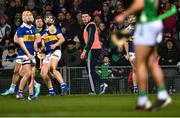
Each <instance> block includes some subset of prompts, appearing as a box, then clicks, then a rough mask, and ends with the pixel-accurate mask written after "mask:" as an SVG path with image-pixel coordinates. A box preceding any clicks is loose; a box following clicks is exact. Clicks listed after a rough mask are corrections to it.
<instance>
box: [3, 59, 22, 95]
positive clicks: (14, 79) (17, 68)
mask: <svg viewBox="0 0 180 118" xmlns="http://www.w3.org/2000/svg"><path fill="white" fill-rule="evenodd" d="M20 68H21V64H20V63H17V62H16V64H15V67H14V72H13V76H12V82H11V86H10V88H9V89H8V90H6V91H5V92H4V93H2V94H1V95H3V96H7V95H10V94H13V93H14V92H15V88H16V83H17V82H18V80H19V78H20V75H19V71H20Z"/></svg>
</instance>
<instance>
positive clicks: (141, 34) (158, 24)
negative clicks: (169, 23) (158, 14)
mask: <svg viewBox="0 0 180 118" xmlns="http://www.w3.org/2000/svg"><path fill="white" fill-rule="evenodd" d="M162 30H163V24H162V21H161V20H158V21H152V22H149V23H145V24H137V25H136V31H135V36H134V37H135V39H134V45H148V46H154V45H156V44H158V43H160V42H161V41H162V35H163V34H162Z"/></svg>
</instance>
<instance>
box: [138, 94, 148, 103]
mask: <svg viewBox="0 0 180 118" xmlns="http://www.w3.org/2000/svg"><path fill="white" fill-rule="evenodd" d="M147 100H148V97H147V94H146V92H145V91H139V96H138V100H137V105H138V106H143V105H144V104H145V103H146V101H147Z"/></svg>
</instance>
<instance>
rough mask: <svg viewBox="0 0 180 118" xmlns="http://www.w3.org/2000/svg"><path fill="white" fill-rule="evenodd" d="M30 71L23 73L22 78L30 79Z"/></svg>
mask: <svg viewBox="0 0 180 118" xmlns="http://www.w3.org/2000/svg"><path fill="white" fill-rule="evenodd" d="M31 75H32V73H31V71H28V72H25V74H24V76H26V77H27V78H31Z"/></svg>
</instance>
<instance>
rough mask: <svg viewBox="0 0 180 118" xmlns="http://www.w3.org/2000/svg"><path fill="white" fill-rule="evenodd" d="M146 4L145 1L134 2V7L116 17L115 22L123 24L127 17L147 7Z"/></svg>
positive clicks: (135, 0)
mask: <svg viewBox="0 0 180 118" xmlns="http://www.w3.org/2000/svg"><path fill="white" fill-rule="evenodd" d="M144 2H145V1H144V0H134V2H133V3H132V5H131V6H130V7H129V8H128V9H127V10H126V11H124V12H123V13H122V14H119V15H117V16H116V18H115V20H116V21H117V22H119V23H120V22H123V21H124V20H125V18H126V17H128V16H130V15H131V14H134V13H136V12H138V11H140V10H142V9H143V8H144V6H145V3H144Z"/></svg>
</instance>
